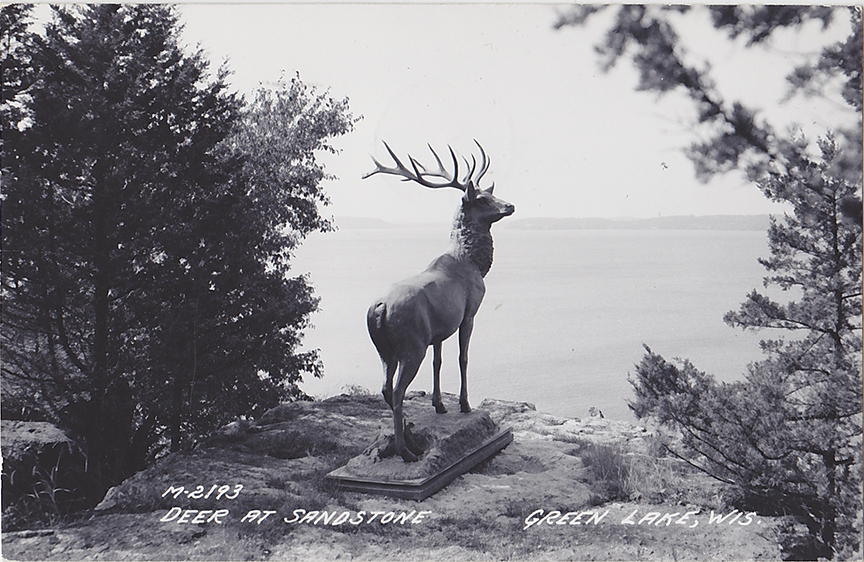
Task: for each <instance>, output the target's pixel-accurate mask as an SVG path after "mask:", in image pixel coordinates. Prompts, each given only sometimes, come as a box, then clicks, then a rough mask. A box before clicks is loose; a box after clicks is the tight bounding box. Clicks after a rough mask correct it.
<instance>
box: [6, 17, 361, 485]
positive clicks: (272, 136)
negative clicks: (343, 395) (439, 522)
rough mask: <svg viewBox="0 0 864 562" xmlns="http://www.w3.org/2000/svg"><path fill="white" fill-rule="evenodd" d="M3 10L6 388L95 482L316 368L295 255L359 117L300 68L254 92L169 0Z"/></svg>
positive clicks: (307, 290) (316, 218) (113, 477)
mask: <svg viewBox="0 0 864 562" xmlns="http://www.w3.org/2000/svg"><path fill="white" fill-rule="evenodd" d="M2 13H3V22H4V27H3V48H4V50H3V57H4V58H3V61H4V64H3V145H2V146H3V155H2V156H3V194H2V211H3V215H2V221H3V223H2V227H3V251H2V260H3V263H2V265H3V271H2V275H3V285H2V291H3V295H2V296H3V301H4V306H3V314H2V322H3V330H2V340H0V343H2V353H3V365H2V368H3V371H2V372H3V384H4V392H5V394H4V402H6V401H7V399H8V398H9V397H10V396H11V397H12V398H13V399H14V402H15V403H16V404H17V405H20V408H19V410H22V411H23V410H26V415H28V416H30V417H34V416H41V417H44V418H46V419H50V420H52V421H55V422H56V423H59V424H60V425H62V426H63V427H65V428H67V429H68V430H70V431H71V432H72V433H73V434H75V435H77V437H78V438H79V440H80V441H81V442H82V443H83V444H84V445H85V449H86V452H87V455H88V468H89V471H90V476H91V483H92V485H93V497H98V496H99V493H100V491H102V490H104V489H105V487H107V486H110V485H113V484H114V483H116V482H117V481H119V480H120V479H122V478H124V477H125V476H127V475H129V474H130V473H131V472H133V471H135V470H138V469H140V468H142V467H143V466H144V465H145V464H146V462H148V460H149V459H152V458H153V456H154V455H155V454H156V453H157V452H158V451H159V449H160V448H161V447H163V446H164V444H165V443H170V445H171V447H172V449H175V450H176V449H178V448H180V447H181V446H183V444H184V443H187V444H191V443H193V442H194V441H195V440H196V439H197V438H198V437H199V436H200V435H202V434H205V433H207V432H208V431H210V430H212V429H213V428H214V427H217V426H218V425H221V424H222V423H224V422H225V421H227V420H229V419H231V418H233V417H235V416H237V415H247V414H254V413H255V412H257V411H259V410H260V409H262V408H266V407H268V406H271V405H273V404H275V403H277V402H278V401H279V400H282V399H290V398H297V397H299V395H300V391H299V389H298V388H297V386H296V383H297V382H298V381H299V380H300V378H301V376H302V374H303V373H311V374H314V375H320V374H321V369H322V367H321V364H320V360H319V359H318V356H317V354H316V353H315V352H303V353H300V352H298V351H297V347H298V345H299V342H300V338H301V337H302V331H303V328H304V327H305V326H306V325H307V323H308V316H309V314H310V313H311V312H312V311H313V310H315V308H316V306H317V299H316V298H315V297H314V295H313V293H312V289H311V287H310V286H309V285H308V283H307V281H306V279H304V278H303V277H292V276H291V275H290V274H289V258H290V254H291V250H292V249H293V248H295V247H296V246H297V244H299V243H300V242H301V241H302V239H303V237H304V236H305V235H306V234H308V233H309V232H311V231H313V230H316V229H326V228H328V223H327V221H325V220H323V219H322V218H321V217H320V215H319V212H318V208H317V205H316V203H326V197H325V196H324V194H323V192H322V191H321V187H320V181H321V179H323V178H324V177H325V175H324V172H323V170H322V169H321V166H320V164H318V163H317V162H316V161H315V156H314V153H315V151H317V150H321V149H324V150H331V151H333V150H334V149H333V147H332V146H331V145H330V144H329V138H330V137H333V136H338V135H342V134H344V133H347V132H349V131H350V130H351V128H352V127H353V123H354V118H353V117H352V116H351V115H350V113H348V106H347V100H344V101H341V102H337V101H333V100H331V99H330V98H329V96H327V95H326V94H319V93H317V92H316V91H314V89H309V88H307V87H306V86H304V85H303V84H302V83H301V82H300V81H299V78H298V79H296V80H295V81H293V82H292V83H291V84H290V85H282V86H281V87H280V88H279V89H278V90H277V91H276V92H260V93H259V94H258V97H256V99H255V101H253V102H252V103H251V104H248V105H247V104H246V103H245V102H244V100H243V99H242V98H239V97H238V96H237V95H235V94H233V93H230V92H228V91H227V86H226V82H225V79H226V76H227V72H226V71H225V70H224V69H220V70H219V71H218V73H217V74H216V75H215V76H210V74H209V71H208V64H207V61H206V59H205V58H204V56H203V54H202V53H201V52H200V51H199V52H194V53H191V54H188V53H186V52H184V50H183V49H182V48H181V46H180V42H179V38H178V34H179V31H180V27H179V25H178V21H177V17H176V15H175V12H174V10H173V9H172V8H171V7H168V6H162V5H126V6H116V5H91V6H77V7H69V8H54V9H53V13H54V19H53V21H52V22H51V23H50V24H48V25H47V26H46V28H45V30H44V35H40V34H37V33H34V32H33V31H31V30H30V28H29V26H28V25H27V23H26V15H27V10H26V9H22V8H20V7H17V6H6V7H4V8H3V9H2ZM7 21H8V22H10V23H14V24H15V25H10V26H7V25H6V23H7ZM20 46H26V48H22V47H20ZM7 62H8V63H9V64H7ZM12 63H14V64H12ZM7 85H11V86H13V88H10V89H9V90H7ZM7 92H9V95H7ZM268 100H270V101H269V102H268ZM274 100H277V101H278V103H276V102H275V101H274ZM20 413H21V412H19V414H20Z"/></svg>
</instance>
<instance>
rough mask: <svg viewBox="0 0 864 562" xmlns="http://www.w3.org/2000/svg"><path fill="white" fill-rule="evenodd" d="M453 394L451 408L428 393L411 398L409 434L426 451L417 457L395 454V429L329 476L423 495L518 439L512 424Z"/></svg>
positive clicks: (358, 488) (348, 486)
mask: <svg viewBox="0 0 864 562" xmlns="http://www.w3.org/2000/svg"><path fill="white" fill-rule="evenodd" d="M447 398H449V396H445V400H444V402H445V405H446V406H447V409H448V412H447V413H446V414H437V413H435V409H434V408H433V407H432V405H431V404H430V403H429V401H428V398H427V399H426V400H423V401H422V402H423V403H422V404H420V403H418V402H421V401H419V400H411V401H407V400H406V402H405V406H406V410H405V411H406V419H407V420H408V428H407V431H406V439H407V440H412V441H413V442H414V444H416V445H419V446H420V447H421V448H422V449H423V451H424V452H423V454H422V455H421V456H420V458H419V460H417V462H411V463H409V462H405V461H403V460H402V457H400V456H399V455H396V454H394V450H393V446H392V442H393V432H392V430H390V431H389V432H386V431H385V432H382V433H381V434H380V435H378V437H377V438H376V439H375V440H374V441H373V443H372V444H371V445H370V446H369V447H368V448H367V449H366V451H364V452H363V454H361V455H358V456H356V457H354V458H353V459H351V460H350V461H348V464H346V465H345V466H343V467H341V468H338V469H336V470H334V471H333V472H331V473H330V474H328V475H327V479H328V480H330V481H332V482H334V483H336V484H337V485H338V486H339V487H340V488H341V489H343V490H348V491H354V492H365V493H370V494H381V495H387V496H392V497H397V498H404V499H413V500H422V499H425V498H427V497H429V496H431V495H432V494H434V493H435V492H438V491H439V490H441V489H442V488H444V487H445V486H446V485H447V484H449V483H450V482H452V481H453V480H454V479H456V478H457V477H459V476H460V475H462V474H464V473H465V472H467V471H469V470H470V469H471V468H473V467H474V466H475V465H477V464H478V463H480V462H482V461H484V460H485V459H487V458H489V457H490V456H492V455H494V454H495V453H497V452H498V451H500V450H501V449H503V448H504V447H505V446H506V445H507V444H508V443H510V442H511V441H512V440H513V435H512V434H511V432H510V429H509V428H507V429H505V430H500V429H499V428H498V427H496V425H495V423H494V422H493V421H492V420H491V418H490V417H489V414H487V413H486V412H484V411H483V410H474V411H472V412H470V413H467V414H463V413H461V412H460V411H459V404H458V402H455V401H450V400H448V399H447Z"/></svg>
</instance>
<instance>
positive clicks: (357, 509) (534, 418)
mask: <svg viewBox="0 0 864 562" xmlns="http://www.w3.org/2000/svg"><path fill="white" fill-rule="evenodd" d="M445 400H454V401H456V400H458V398H457V397H455V396H445ZM408 402H410V403H411V404H412V407H417V408H425V409H429V410H431V409H432V405H431V400H430V397H428V396H424V395H423V394H422V393H417V392H415V393H412V394H411V395H410V398H409V400H408ZM475 409H477V410H481V411H484V412H486V414H488V416H489V418H490V419H491V420H492V421H493V422H495V423H496V424H497V425H498V427H499V428H505V427H510V428H512V431H513V437H514V440H513V442H512V443H510V444H509V445H508V446H507V447H506V448H504V449H503V450H502V451H501V452H499V453H498V454H496V455H495V456H493V457H491V458H489V459H487V460H486V461H484V462H482V463H481V464H480V465H478V466H476V467H475V468H474V469H472V470H471V471H469V472H468V473H466V474H463V475H462V476H460V477H459V478H457V479H456V480H454V481H453V482H452V483H450V484H449V485H448V486H447V487H446V488H444V489H443V490H441V491H440V492H438V493H436V494H435V495H433V496H431V497H429V498H427V499H425V500H423V501H419V502H418V501H413V500H400V499H395V498H389V497H382V496H370V495H364V494H359V493H354V492H344V491H341V490H339V489H338V488H336V487H335V486H334V485H333V484H332V483H331V482H329V481H328V480H326V479H325V478H324V477H325V475H326V474H327V473H329V472H330V471H332V470H333V469H335V468H337V467H340V466H343V465H344V464H345V463H347V462H348V461H349V459H351V458H352V457H354V456H356V455H359V454H361V453H362V452H363V450H364V449H366V448H367V447H368V446H369V445H370V444H371V443H372V442H373V441H374V440H375V436H376V435H378V434H379V432H381V431H385V430H387V429H388V428H389V427H390V426H391V425H392V417H391V415H390V410H389V409H388V407H387V405H386V404H385V403H384V401H383V399H381V398H380V397H378V396H369V395H360V396H338V397H334V398H330V399H327V400H323V401H320V402H298V403H291V404H284V405H282V406H279V407H278V408H276V409H274V410H271V411H270V412H268V413H267V414H266V415H264V416H263V417H262V418H261V419H260V420H256V421H238V422H234V423H232V424H229V425H228V426H226V427H224V428H223V429H222V430H221V431H220V432H218V433H217V434H216V435H214V436H213V437H212V438H211V439H210V440H209V441H208V442H206V443H203V444H202V445H201V446H199V447H198V448H196V449H195V450H193V451H189V452H184V453H178V454H172V455H169V456H168V457H166V458H165V459H163V460H162V461H160V462H159V463H157V465H156V466H155V467H153V468H151V469H149V470H146V471H144V472H141V473H139V474H137V475H135V476H134V477H132V478H130V479H129V480H127V481H126V482H124V483H122V484H121V485H120V486H117V487H116V488H114V489H112V490H111V492H109V494H108V495H107V496H106V498H105V500H104V501H103V503H102V505H101V506H100V509H99V511H97V512H96V515H95V516H94V517H93V518H92V519H90V520H88V521H86V522H81V523H77V524H74V525H67V526H61V527H59V528H57V529H56V530H51V532H50V534H49V535H47V536H44V535H33V534H6V535H4V539H3V551H4V556H6V557H7V558H13V559H20V560H28V559H30V560H61V559H62V560H79V559H85V558H97V557H98V558H104V559H112V560H127V559H129V560H131V559H134V560H165V559H204V560H207V559H213V560H235V559H252V560H268V559H273V560H311V559H314V560H321V559H335V558H340V559H345V558H350V559H359V560H397V559H398V560H502V559H512V560H592V559H605V560H674V559H681V558H684V559H688V560H729V559H736V560H753V559H776V558H778V557H779V550H778V549H777V547H776V544H774V543H773V542H772V540H771V537H772V533H773V531H772V529H773V525H774V523H773V522H772V521H771V520H770V519H767V518H761V519H759V521H758V524H757V521H756V520H755V519H753V518H752V516H750V518H749V519H747V521H749V522H750V523H752V524H748V525H743V524H741V523H742V522H743V521H745V520H744V519H743V517H742V516H740V515H739V516H738V518H737V519H735V520H734V521H733V523H732V524H729V523H728V521H730V518H727V519H725V520H724V521H726V523H723V524H709V522H708V521H709V515H715V514H716V515H718V516H719V515H720V514H721V511H722V510H723V509H725V508H724V507H723V506H722V498H719V496H717V494H716V490H715V489H714V488H712V487H711V485H710V484H708V483H706V482H705V481H704V480H702V479H700V477H698V475H694V474H692V473H690V472H687V471H686V470H685V469H683V468H682V467H680V466H677V465H674V464H670V462H667V460H663V459H657V458H653V457H651V456H650V454H649V451H650V449H651V441H652V437H651V433H650V431H647V430H646V429H644V428H641V427H638V426H636V425H633V424H630V423H628V422H624V421H617V420H609V419H604V418H601V417H600V416H599V415H598V416H594V417H589V418H586V419H581V420H577V419H568V418H560V417H556V416H550V415H548V414H545V413H543V412H538V411H537V410H536V408H534V406H533V405H531V404H527V403H514V402H505V401H500V400H486V401H484V402H483V403H482V404H480V405H479V406H476V408H475ZM457 415H458V414H457ZM591 451H594V452H595V453H596V451H609V452H610V453H611V454H612V455H613V456H612V457H611V458H613V460H615V459H617V460H616V462H621V458H623V459H624V461H623V462H624V464H621V465H619V466H618V468H621V467H622V466H625V465H626V467H630V469H632V470H634V471H635V469H636V468H638V467H643V468H640V471H641V472H638V474H637V472H633V473H628V475H627V476H628V477H632V478H636V477H639V478H648V477H650V478H653V479H655V480H656V481H648V480H647V479H646V480H645V481H642V482H639V481H637V482H636V484H635V487H636V489H638V488H639V487H640V486H642V487H643V493H641V494H631V495H627V494H626V493H625V494H623V495H620V494H619V496H618V497H616V498H610V497H609V496H607V495H604V492H603V490H602V489H600V488H598V487H597V486H596V483H597V478H598V476H597V475H596V474H595V473H594V470H593V469H592V466H591V464H590V461H589V455H588V453H589V452H591ZM615 455H618V456H617V457H616V456H615ZM646 475H647V476H646ZM648 487H651V488H652V489H655V488H656V490H657V493H656V494H653V495H652V494H648V493H647V492H646V491H645V490H647V488H648ZM722 513H723V514H724V515H725V514H726V512H722ZM688 514H689V515H688ZM733 516H734V514H733ZM681 521H683V523H682V522H681ZM694 521H696V522H697V525H696V526H691V524H692V523H693V522H694Z"/></svg>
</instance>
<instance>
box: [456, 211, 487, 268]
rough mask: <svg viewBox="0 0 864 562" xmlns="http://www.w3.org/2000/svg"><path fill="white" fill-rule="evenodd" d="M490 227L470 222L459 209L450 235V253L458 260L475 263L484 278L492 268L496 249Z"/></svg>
mask: <svg viewBox="0 0 864 562" xmlns="http://www.w3.org/2000/svg"><path fill="white" fill-rule="evenodd" d="M490 227H491V225H488V224H479V223H477V222H474V221H470V220H468V219H467V217H466V216H465V213H464V212H463V211H462V209H459V211H458V212H457V213H456V219H455V221H454V222H453V231H452V232H451V233H450V250H449V253H450V254H451V255H452V256H453V257H455V258H456V259H457V260H460V261H467V262H470V263H473V264H474V265H475V266H477V269H479V270H480V275H482V276H483V277H486V274H487V273H489V270H490V269H491V268H492V254H493V252H494V248H493V246H492V233H491V232H490Z"/></svg>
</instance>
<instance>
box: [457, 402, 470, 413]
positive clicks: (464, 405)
mask: <svg viewBox="0 0 864 562" xmlns="http://www.w3.org/2000/svg"><path fill="white" fill-rule="evenodd" d="M459 409H460V410H462V413H463V414H467V413H468V412H470V411H471V406H469V405H468V402H462V403H460V404H459Z"/></svg>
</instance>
